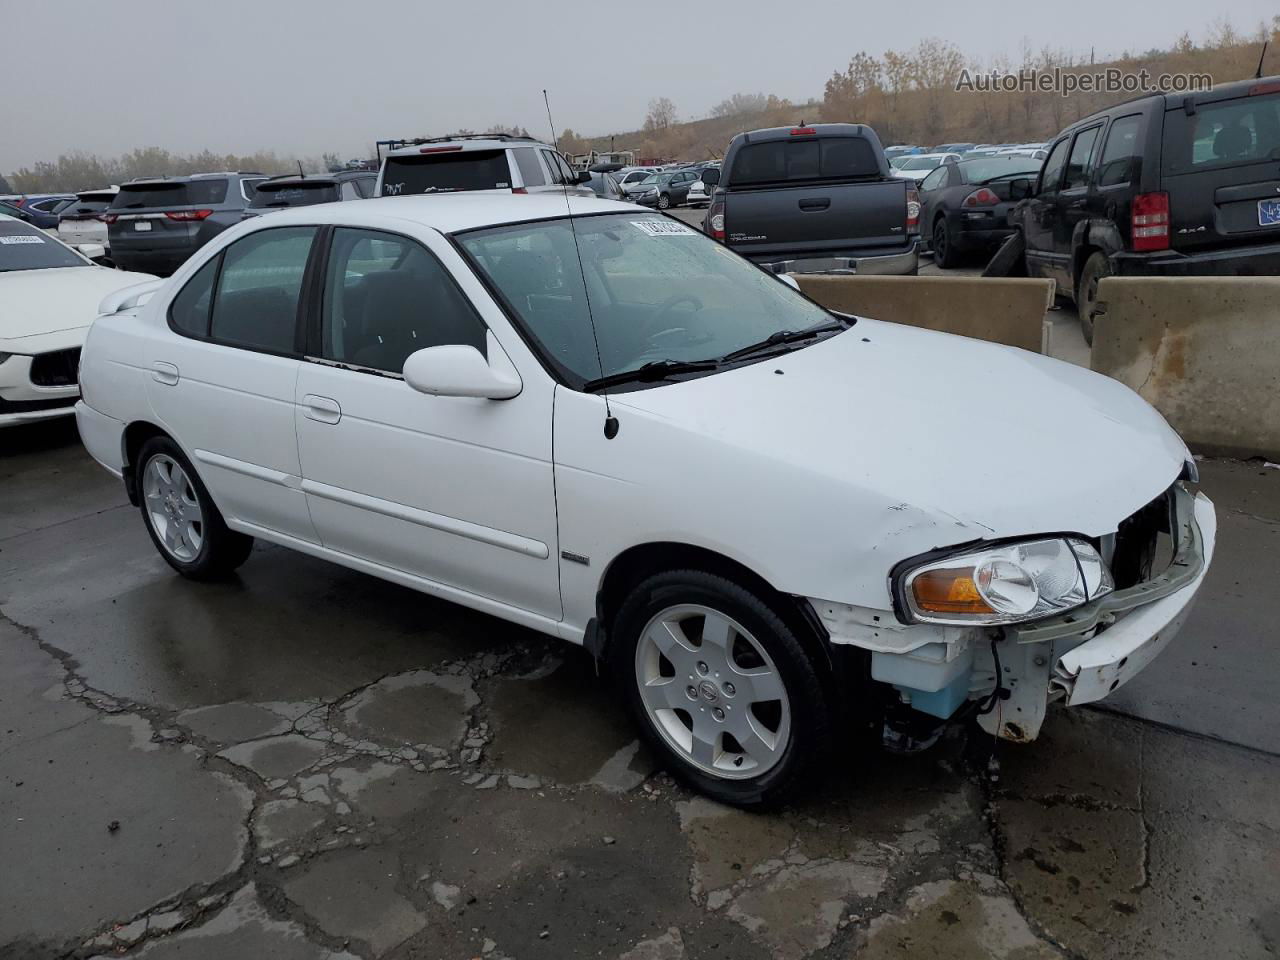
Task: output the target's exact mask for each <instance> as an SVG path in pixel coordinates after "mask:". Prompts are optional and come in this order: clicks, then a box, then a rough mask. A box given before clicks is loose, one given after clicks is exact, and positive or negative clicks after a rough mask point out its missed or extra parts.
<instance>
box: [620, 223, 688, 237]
mask: <svg viewBox="0 0 1280 960" xmlns="http://www.w3.org/2000/svg"><path fill="white" fill-rule="evenodd" d="M631 225H632V226H633V227H636V228H637V229H639V230H640V231H641V232H642V233H647V234H648V235H649V236H651V237H693V236H697V234H696V233H695V232H694V231H693V230H690V229H689V228H688V227H686V226H685V225H684V224H683V223H675V222H674V221H671V220H632V221H631Z"/></svg>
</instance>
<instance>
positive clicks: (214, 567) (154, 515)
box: [137, 437, 253, 580]
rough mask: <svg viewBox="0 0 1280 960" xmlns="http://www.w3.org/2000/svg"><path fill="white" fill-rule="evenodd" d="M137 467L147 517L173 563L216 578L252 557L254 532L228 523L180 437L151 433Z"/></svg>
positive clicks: (187, 573)
mask: <svg viewBox="0 0 1280 960" xmlns="http://www.w3.org/2000/svg"><path fill="white" fill-rule="evenodd" d="M137 471H138V473H137V489H138V504H139V506H140V508H141V509H142V522H143V523H144V524H146V527H147V533H149V534H150V535H151V542H152V543H154V544H155V546H156V549H157V550H158V551H160V556H162V557H164V559H165V561H166V562H167V563H168V564H169V566H171V567H173V569H175V570H177V571H178V573H180V574H182V575H183V576H184V577H189V578H191V579H192V580H214V579H218V578H220V577H225V576H226V575H227V574H229V573H231V571H233V570H235V569H236V568H237V567H239V566H240V565H241V564H242V563H244V562H245V561H246V560H247V559H249V553H250V551H252V550H253V538H252V537H249V536H245V535H244V534H242V533H236V532H235V531H234V530H231V529H230V528H228V527H227V524H226V522H225V521H224V520H223V519H222V514H221V513H219V512H218V508H217V507H216V506H215V505H214V503H213V498H212V497H210V496H209V491H208V490H207V489H206V488H205V485H204V483H202V482H201V480H200V477H199V476H198V475H197V474H196V471H195V469H194V468H193V467H192V466H191V462H190V461H189V460H188V459H187V458H186V455H185V454H184V453H183V452H182V450H181V449H180V448H179V447H178V445H177V444H176V443H174V442H173V441H172V440H170V439H169V438H168V437H152V438H151V439H150V440H148V441H147V442H146V443H144V444H143V445H142V449H141V450H140V451H139V453H138V466H137Z"/></svg>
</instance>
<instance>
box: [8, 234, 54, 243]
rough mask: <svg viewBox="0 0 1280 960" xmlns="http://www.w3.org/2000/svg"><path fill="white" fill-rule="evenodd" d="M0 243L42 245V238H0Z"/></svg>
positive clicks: (20, 236)
mask: <svg viewBox="0 0 1280 960" xmlns="http://www.w3.org/2000/svg"><path fill="white" fill-rule="evenodd" d="M0 243H44V237H35V236H27V235H19V236H16V237H0Z"/></svg>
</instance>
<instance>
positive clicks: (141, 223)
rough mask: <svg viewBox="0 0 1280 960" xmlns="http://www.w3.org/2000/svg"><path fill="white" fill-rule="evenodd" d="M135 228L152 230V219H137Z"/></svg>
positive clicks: (134, 222)
mask: <svg viewBox="0 0 1280 960" xmlns="http://www.w3.org/2000/svg"><path fill="white" fill-rule="evenodd" d="M133 229H134V230H137V231H146V230H150V229H151V221H150V220H135V221H133Z"/></svg>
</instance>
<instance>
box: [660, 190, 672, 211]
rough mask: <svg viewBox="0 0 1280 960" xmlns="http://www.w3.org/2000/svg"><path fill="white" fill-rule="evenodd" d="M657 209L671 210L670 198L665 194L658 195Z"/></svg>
mask: <svg viewBox="0 0 1280 960" xmlns="http://www.w3.org/2000/svg"><path fill="white" fill-rule="evenodd" d="M658 209H659V210H669V209H671V197H669V196H668V195H667V194H665V193H663V194H659V195H658Z"/></svg>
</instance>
